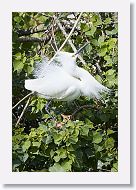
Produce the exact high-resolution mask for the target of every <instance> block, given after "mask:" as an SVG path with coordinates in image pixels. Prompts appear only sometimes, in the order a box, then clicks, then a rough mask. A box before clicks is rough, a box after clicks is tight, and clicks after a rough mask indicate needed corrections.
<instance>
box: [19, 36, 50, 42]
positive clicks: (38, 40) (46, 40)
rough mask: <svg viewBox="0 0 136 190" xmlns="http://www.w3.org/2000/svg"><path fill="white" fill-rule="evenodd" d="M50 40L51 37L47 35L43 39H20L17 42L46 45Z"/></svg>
mask: <svg viewBox="0 0 136 190" xmlns="http://www.w3.org/2000/svg"><path fill="white" fill-rule="evenodd" d="M50 39H51V35H49V34H48V36H46V37H45V38H35V37H20V38H18V41H19V42H39V43H41V42H45V43H48V42H49V41H50Z"/></svg>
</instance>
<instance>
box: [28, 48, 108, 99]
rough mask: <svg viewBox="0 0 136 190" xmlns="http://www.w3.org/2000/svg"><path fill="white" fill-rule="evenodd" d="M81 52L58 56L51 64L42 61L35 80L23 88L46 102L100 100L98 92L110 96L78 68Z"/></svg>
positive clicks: (29, 80)
mask: <svg viewBox="0 0 136 190" xmlns="http://www.w3.org/2000/svg"><path fill="white" fill-rule="evenodd" d="M81 49H83V48H80V51H81ZM80 51H78V52H77V53H76V54H75V53H69V52H58V53H57V55H56V57H55V58H54V59H53V60H52V61H51V63H50V64H49V63H48V59H47V58H45V59H43V61H42V62H41V63H38V65H37V67H36V69H35V71H34V76H35V77H36V79H28V80H25V88H26V89H28V90H31V91H33V92H36V93H37V94H38V95H40V96H42V97H44V98H46V99H49V100H57V101H67V102H70V101H73V100H75V99H77V98H79V97H80V96H87V97H89V98H97V99H100V98H101V92H109V89H108V88H107V87H105V86H103V85H102V84H100V83H99V82H98V81H97V80H96V79H95V78H94V77H93V76H92V75H91V74H90V73H89V72H88V71H86V70H85V69H83V68H81V67H79V66H77V64H76V58H77V54H78V53H79V52H80Z"/></svg>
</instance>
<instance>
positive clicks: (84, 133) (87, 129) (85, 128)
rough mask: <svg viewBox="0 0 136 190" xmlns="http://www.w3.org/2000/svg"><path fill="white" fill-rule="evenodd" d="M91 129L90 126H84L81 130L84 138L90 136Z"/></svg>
mask: <svg viewBox="0 0 136 190" xmlns="http://www.w3.org/2000/svg"><path fill="white" fill-rule="evenodd" d="M89 128H90V127H89V125H85V126H83V127H82V128H81V130H80V133H81V135H83V136H88V133H89Z"/></svg>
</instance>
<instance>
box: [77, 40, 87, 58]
mask: <svg viewBox="0 0 136 190" xmlns="http://www.w3.org/2000/svg"><path fill="white" fill-rule="evenodd" d="M88 44H89V42H87V43H85V44H84V45H83V46H82V47H81V48H80V49H79V50H77V52H76V53H75V55H78V54H79V53H80V52H81V51H82V50H83V49H84V48H85V47H86V46H87V45H88Z"/></svg>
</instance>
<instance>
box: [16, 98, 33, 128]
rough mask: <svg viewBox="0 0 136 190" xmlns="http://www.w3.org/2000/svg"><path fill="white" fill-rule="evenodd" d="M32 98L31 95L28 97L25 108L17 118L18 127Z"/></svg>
mask: <svg viewBox="0 0 136 190" xmlns="http://www.w3.org/2000/svg"><path fill="white" fill-rule="evenodd" d="M30 99H31V97H29V98H28V100H27V102H26V105H25V107H24V109H23V111H22V113H21V115H20V116H19V119H18V120H17V123H16V125H15V127H17V125H18V124H19V122H20V120H21V118H22V117H23V115H24V113H25V110H26V108H27V106H28V104H29V102H30Z"/></svg>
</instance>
